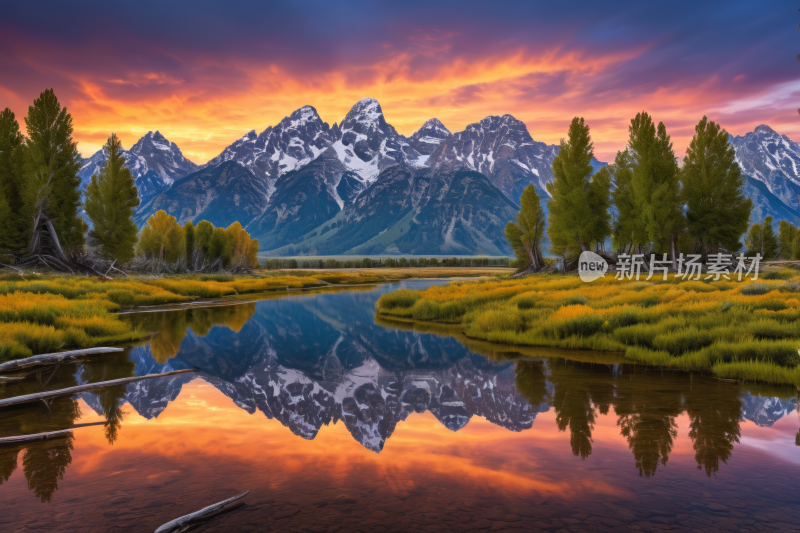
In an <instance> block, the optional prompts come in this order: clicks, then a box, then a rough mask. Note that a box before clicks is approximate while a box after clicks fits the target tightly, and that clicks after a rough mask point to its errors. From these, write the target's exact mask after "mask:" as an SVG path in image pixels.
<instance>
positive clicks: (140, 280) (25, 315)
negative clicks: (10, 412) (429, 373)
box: [0, 268, 497, 361]
mask: <svg viewBox="0 0 800 533" xmlns="http://www.w3.org/2000/svg"><path fill="white" fill-rule="evenodd" d="M490 272H491V273H494V274H496V273H497V270H496V269H494V270H486V269H480V268H471V269H447V268H436V269H407V268H406V269H380V270H379V271H376V270H375V269H371V270H366V271H358V270H352V271H342V270H335V271H308V270H303V271H295V270H293V271H261V272H258V273H257V274H255V275H253V276H230V275H225V274H202V275H180V276H164V277H155V276H137V277H131V278H125V279H116V280H103V279H99V278H86V277H78V276H64V275H49V276H42V275H36V274H30V275H26V276H20V275H18V274H4V275H0V361H3V360H8V359H15V358H20V357H28V356H30V355H33V354H39V353H45V352H50V351H58V350H62V349H71V348H87V347H91V346H98V345H101V344H106V343H108V344H114V343H119V342H124V341H127V340H132V339H136V338H141V337H142V336H144V335H146V334H147V333H149V331H143V330H141V329H138V328H137V327H135V326H133V325H132V324H131V322H130V321H127V320H120V319H119V317H118V316H117V315H116V314H115V312H116V311H119V310H120V309H123V308H132V307H139V306H158V305H165V304H178V303H185V302H190V301H192V300H195V299H197V298H213V299H217V298H228V299H235V298H237V297H240V296H241V295H243V294H261V296H264V295H267V294H270V293H272V294H275V293H280V292H281V291H283V293H284V294H285V291H286V290H287V289H310V288H314V289H318V288H323V287H329V286H331V285H333V286H336V285H365V286H366V285H369V284H374V283H379V282H386V281H397V280H403V279H410V278H418V277H455V276H458V277H465V276H467V277H468V276H480V275H486V274H487V273H490ZM406 298H411V299H410V300H408V299H407V300H403V301H401V302H399V303H398V305H397V306H396V309H398V310H401V309H402V310H405V311H406V315H404V316H408V317H412V316H413V317H414V318H419V319H420V320H443V321H453V322H458V321H459V320H460V319H461V317H462V316H463V314H464V312H465V311H466V305H465V303H463V302H460V301H453V302H446V303H443V304H441V305H439V304H438V303H436V304H435V305H433V304H424V305H423V306H421V307H420V308H419V309H417V310H416V311H415V312H414V311H411V307H412V306H413V303H415V302H416V299H417V297H416V293H412V292H411V291H407V294H406ZM387 302H388V300H387ZM387 305H390V304H388V303H387ZM415 313H416V314H415Z"/></svg>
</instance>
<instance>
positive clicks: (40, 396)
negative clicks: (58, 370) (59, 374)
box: [0, 368, 198, 407]
mask: <svg viewBox="0 0 800 533" xmlns="http://www.w3.org/2000/svg"><path fill="white" fill-rule="evenodd" d="M197 371H198V369H196V368H187V369H184V370H173V371H172V372H164V373H163V374H151V375H149V376H137V377H132V378H121V379H112V380H111V381H100V382H98V383H87V384H86V385H78V386H77V387H67V388H66V389H58V390H52V391H46V392H37V393H35V394H25V395H22V396H14V397H12V398H6V399H4V400H0V407H8V406H9V405H18V404H21V403H30V402H38V401H39V400H46V399H49V398H58V397H60V396H71V395H72V394H76V393H78V392H85V391H90V390H94V389H102V388H103V387H112V386H114V385H125V384H127V383H134V382H136V381H143V380H145V379H154V378H162V377H165V376H173V375H175V374H185V373H186V372H197Z"/></svg>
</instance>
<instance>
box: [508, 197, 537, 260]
mask: <svg viewBox="0 0 800 533" xmlns="http://www.w3.org/2000/svg"><path fill="white" fill-rule="evenodd" d="M519 203H520V207H521V209H520V211H519V214H518V215H517V222H516V223H514V222H509V223H508V224H507V225H506V238H507V239H508V242H509V243H510V244H511V249H512V250H514V255H515V256H516V258H517V269H518V271H519V272H525V271H527V270H530V271H532V272H537V271H539V270H541V268H542V267H543V266H544V261H543V259H542V241H543V240H544V211H543V210H542V206H541V203H540V202H539V195H538V194H536V189H534V188H533V185H528V186H527V187H525V190H524V191H522V198H521V199H520V202H519Z"/></svg>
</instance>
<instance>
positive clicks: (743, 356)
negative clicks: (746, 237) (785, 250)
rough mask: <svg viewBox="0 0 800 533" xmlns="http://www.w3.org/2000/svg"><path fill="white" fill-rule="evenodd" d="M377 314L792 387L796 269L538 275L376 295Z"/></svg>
mask: <svg viewBox="0 0 800 533" xmlns="http://www.w3.org/2000/svg"><path fill="white" fill-rule="evenodd" d="M376 311H377V313H378V314H379V315H382V316H386V317H394V318H399V319H407V320H414V321H423V322H441V323H450V324H459V325H460V327H461V328H462V331H463V333H464V334H465V335H466V336H468V337H470V338H474V339H481V340H486V341H492V342H500V343H506V344H514V345H523V346H550V347H559V348H571V349H591V350H605V351H621V352H624V353H625V356H626V358H627V359H629V360H633V361H636V362H641V363H645V364H650V365H656V366H662V367H669V368H676V369H681V370H697V371H711V372H713V373H714V374H715V375H717V376H719V377H722V378H729V379H739V380H749V381H761V382H767V383H778V384H793V385H797V386H800V355H798V348H800V320H798V319H800V272H798V271H795V270H775V271H768V272H766V273H762V279H759V280H757V281H746V282H736V281H725V280H720V281H682V280H680V279H677V280H676V279H674V278H672V277H670V279H669V280H668V281H666V282H664V281H656V280H655V279H654V280H651V281H650V282H645V281H640V282H635V281H616V280H614V279H611V277H610V276H609V278H608V279H600V280H597V281H594V282H592V283H584V282H582V281H581V280H580V278H578V277H576V276H559V275H540V276H529V277H526V278H523V279H514V280H512V279H505V280H503V279H499V280H488V281H480V282H466V283H451V284H449V285H447V286H443V287H431V288H429V289H427V290H425V291H407V290H401V291H396V292H393V293H390V294H386V295H384V296H382V297H381V299H380V300H379V301H378V304H377V305H376Z"/></svg>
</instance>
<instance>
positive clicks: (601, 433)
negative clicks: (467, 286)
mask: <svg viewBox="0 0 800 533" xmlns="http://www.w3.org/2000/svg"><path fill="white" fill-rule="evenodd" d="M436 283H443V282H442V281H409V282H404V283H399V284H390V285H382V286H379V287H369V288H364V289H361V290H348V291H332V292H323V293H308V294H299V295H292V296H288V297H283V298H277V299H269V300H263V301H259V302H251V303H242V304H237V305H229V306H222V307H213V308H188V309H186V310H180V311H161V312H149V313H136V314H131V315H126V319H127V320H132V321H134V322H136V323H137V324H139V325H140V326H141V327H142V328H143V329H144V330H145V331H157V332H158V334H157V335H156V336H155V337H153V338H152V339H150V340H149V341H147V342H144V343H140V344H138V345H136V346H131V347H128V348H126V350H125V353H124V354H119V355H109V356H96V357H93V358H91V359H90V360H86V361H83V362H80V363H76V364H69V365H61V366H60V367H58V368H56V369H54V370H52V371H47V372H44V373H42V374H40V375H35V374H32V375H30V376H28V377H27V378H26V380H25V381H23V382H20V383H6V384H2V385H0V397H9V396H15V395H19V394H25V393H30V392H38V391H41V390H52V389H59V388H63V387H68V386H72V385H77V384H82V383H91V382H96V381H104V380H110V379H115V378H120V377H129V376H139V375H146V374H154V373H160V372H166V371H170V370H177V369H184V368H198V369H200V371H198V372H196V373H187V374H179V375H174V376H170V377H165V378H157V379H152V380H147V381H141V382H137V383H131V384H128V385H121V386H116V387H109V388H105V389H101V390H99V391H94V392H89V393H82V394H79V395H77V396H76V397H74V398H60V399H56V400H54V401H53V402H52V403H51V404H50V405H45V404H44V403H43V402H39V403H37V404H32V405H30V404H29V405H23V406H18V407H13V408H5V409H3V410H0V436H11V435H21V434H28V433H37V432H41V431H50V430H57V429H64V428H67V427H70V426H72V425H73V424H85V423H92V422H105V424H100V425H93V426H87V427H79V428H76V429H75V430H74V431H73V436H72V437H69V438H63V439H55V440H51V441H46V442H41V443H36V444H28V445H24V446H15V447H4V448H0V485H1V486H0V530H2V531H29V530H34V529H35V530H40V531H69V532H72V531H87V532H88V531H93V532H94V531H153V530H155V529H156V528H157V527H158V526H159V525H161V524H163V523H165V522H167V521H169V520H171V519H173V518H176V517H178V516H181V515H184V514H187V513H189V512H192V511H195V510H198V509H200V508H201V507H204V506H206V505H209V504H211V503H214V502H217V501H220V500H222V499H225V498H228V497H230V496H233V495H235V494H238V493H240V492H243V491H246V490H249V491H250V494H249V495H248V496H247V497H246V498H245V499H244V501H245V502H246V504H245V505H244V506H242V507H240V508H239V509H236V510H234V511H232V512H230V513H228V514H225V515H222V516H220V517H218V518H217V519H215V521H213V522H211V523H209V524H206V525H204V526H202V527H201V528H200V529H198V531H330V532H333V531H343V532H344V531H419V530H426V531H471V530H499V529H508V530H513V529H519V530H542V531H560V530H567V531H604V530H609V531H611V530H613V531H620V530H621V531H626V530H631V531H654V530H661V529H664V530H666V529H673V530H702V531H733V530H737V531H764V530H766V531H780V530H800V525H798V523H797V510H798V509H800V490H799V489H800V433H798V427H800V420H798V411H797V409H798V398H797V391H795V390H794V389H792V388H776V387H765V386H757V385H741V384H737V383H732V382H725V381H719V380H716V379H712V378H710V377H706V376H702V375H699V374H686V373H681V372H661V371H659V370H654V369H652V368H651V369H647V368H645V367H642V366H634V365H629V364H624V363H622V361H621V358H620V357H619V356H618V355H615V354H593V353H591V352H574V353H570V352H556V351H553V350H546V349H541V350H539V349H525V350H519V349H515V348H513V347H492V346H491V345H487V344H486V343H472V342H471V341H469V340H468V339H464V338H463V337H461V336H460V335H458V334H457V332H455V333H452V332H451V333H448V332H447V331H445V330H442V331H438V330H436V332H433V331H431V330H430V328H428V330H427V331H417V330H415V329H414V328H413V327H412V326H410V325H408V324H405V325H404V324H393V323H385V322H380V321H379V322H378V323H376V319H375V316H374V305H375V302H376V301H377V299H378V298H379V296H380V295H381V294H383V293H385V292H388V291H391V290H396V289H397V288H399V287H401V286H403V287H407V288H422V287H427V286H430V285H431V284H436ZM517 352H520V353H517Z"/></svg>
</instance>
